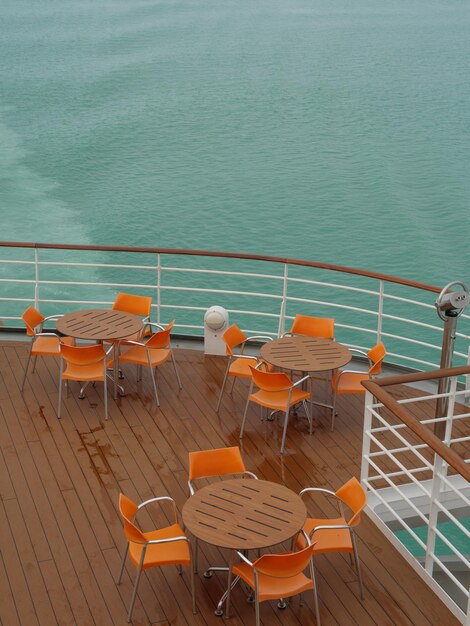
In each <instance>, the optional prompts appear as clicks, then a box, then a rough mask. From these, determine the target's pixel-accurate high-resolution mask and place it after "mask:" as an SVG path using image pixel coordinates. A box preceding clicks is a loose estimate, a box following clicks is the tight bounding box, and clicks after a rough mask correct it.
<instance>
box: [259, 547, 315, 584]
mask: <svg viewBox="0 0 470 626" xmlns="http://www.w3.org/2000/svg"><path fill="white" fill-rule="evenodd" d="M314 548H315V543H312V544H311V545H310V546H307V547H306V548H304V549H303V550H299V552H288V553H287V554H263V556H261V557H260V558H259V559H256V561H255V562H254V563H253V568H254V569H255V570H256V571H257V572H259V573H260V574H265V575H266V576H272V577H273V578H291V577H292V576H296V575H297V574H300V573H301V572H303V571H304V569H305V568H306V567H307V565H308V564H309V562H310V560H311V558H312V552H313V549H314Z"/></svg>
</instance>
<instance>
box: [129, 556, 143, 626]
mask: <svg viewBox="0 0 470 626" xmlns="http://www.w3.org/2000/svg"><path fill="white" fill-rule="evenodd" d="M144 559H145V548H144V549H143V550H142V555H141V557H140V563H139V568H138V570H137V575H136V578H135V583H134V590H133V591H132V598H131V605H130V607H129V613H128V614H127V621H128V622H129V623H130V622H131V621H132V611H133V610H134V604H135V599H136V597H137V587H138V586H139V580H140V575H141V573H142V566H143V564H144Z"/></svg>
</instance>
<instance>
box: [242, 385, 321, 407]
mask: <svg viewBox="0 0 470 626" xmlns="http://www.w3.org/2000/svg"><path fill="white" fill-rule="evenodd" d="M288 398H289V390H286V391H265V390H264V389H259V390H258V391H256V392H255V393H252V394H251V395H250V401H251V402H256V403H257V404H260V405H261V406H264V407H266V408H268V409H274V410H276V411H285V410H286V408H287V400H288ZM309 398H310V392H308V391H302V389H293V390H292V396H291V400H290V406H294V404H297V403H298V402H302V401H303V400H308V399H309Z"/></svg>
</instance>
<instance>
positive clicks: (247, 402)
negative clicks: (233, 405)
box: [240, 383, 253, 439]
mask: <svg viewBox="0 0 470 626" xmlns="http://www.w3.org/2000/svg"><path fill="white" fill-rule="evenodd" d="M252 388H253V383H251V386H250V391H249V392H248V398H247V399H246V405H245V412H244V413H243V419H242V425H241V428H240V439H241V438H242V437H243V433H244V431H245V422H246V416H247V413H248V405H249V404H250V395H251V390H252Z"/></svg>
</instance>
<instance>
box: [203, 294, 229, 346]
mask: <svg viewBox="0 0 470 626" xmlns="http://www.w3.org/2000/svg"><path fill="white" fill-rule="evenodd" d="M227 328H228V311H227V310H226V309H224V308H223V307H221V306H211V307H210V308H209V309H207V311H206V313H205V315H204V352H205V353H206V354H225V344H224V342H223V341H222V335H223V334H224V332H225V331H226V330H227Z"/></svg>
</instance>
